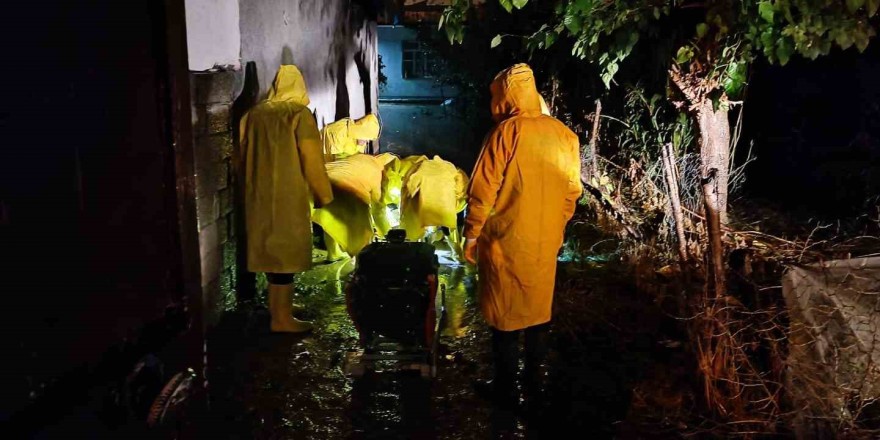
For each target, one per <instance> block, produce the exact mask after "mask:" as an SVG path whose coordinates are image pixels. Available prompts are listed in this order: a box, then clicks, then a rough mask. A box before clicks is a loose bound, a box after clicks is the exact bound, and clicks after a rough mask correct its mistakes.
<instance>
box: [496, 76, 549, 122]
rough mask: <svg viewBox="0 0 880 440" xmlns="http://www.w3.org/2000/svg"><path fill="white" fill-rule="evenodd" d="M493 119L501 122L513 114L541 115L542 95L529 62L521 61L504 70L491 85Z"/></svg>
mask: <svg viewBox="0 0 880 440" xmlns="http://www.w3.org/2000/svg"><path fill="white" fill-rule="evenodd" d="M490 90H491V92H492V119H494V120H495V122H501V121H503V120H505V119H507V118H510V117H513V116H532V117H534V116H539V115H540V114H541V95H539V94H538V88H537V86H536V85H535V75H534V73H533V72H532V69H531V68H530V67H529V66H528V64H524V63H520V64H515V65H513V66H511V67H508V68H507V69H505V70H502V71H501V73H499V74H498V75H496V76H495V79H494V80H493V81H492V85H491V86H490Z"/></svg>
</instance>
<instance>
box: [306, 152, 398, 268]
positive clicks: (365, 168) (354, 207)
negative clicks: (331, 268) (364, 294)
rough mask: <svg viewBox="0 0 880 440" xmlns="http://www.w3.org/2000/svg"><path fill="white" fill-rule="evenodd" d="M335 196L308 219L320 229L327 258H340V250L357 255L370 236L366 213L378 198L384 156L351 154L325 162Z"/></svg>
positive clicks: (368, 217)
mask: <svg viewBox="0 0 880 440" xmlns="http://www.w3.org/2000/svg"><path fill="white" fill-rule="evenodd" d="M326 168H327V175H328V176H329V178H330V183H331V185H332V187H333V194H334V196H335V198H334V200H333V203H330V204H328V205H326V206H324V207H322V208H320V209H316V210H315V212H314V213H313V214H312V221H314V222H315V223H317V224H319V225H321V227H322V228H323V229H324V234H325V235H324V241H325V243H326V245H327V253H328V255H327V259H328V260H330V261H333V260H336V259H338V258H341V257H342V255H341V252H345V253H347V254H349V255H352V256H354V255H357V253H358V252H360V251H361V249H363V248H364V247H365V246H366V245H368V244H369V243H370V240H372V238H373V225H372V221H371V218H370V212H371V209H372V207H373V206H374V205H376V204H379V203H380V202H381V199H382V171H383V170H384V168H385V159H384V158H380V157H377V156H372V155H369V154H354V155H352V156H348V157H345V158H342V159H338V160H335V161H333V162H330V163H328V164H327V165H326Z"/></svg>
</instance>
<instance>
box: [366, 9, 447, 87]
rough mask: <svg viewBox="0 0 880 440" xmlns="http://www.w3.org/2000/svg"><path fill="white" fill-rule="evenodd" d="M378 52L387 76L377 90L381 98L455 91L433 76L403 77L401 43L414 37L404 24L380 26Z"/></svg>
mask: <svg viewBox="0 0 880 440" xmlns="http://www.w3.org/2000/svg"><path fill="white" fill-rule="evenodd" d="M378 28H379V55H381V56H382V64H384V65H385V67H383V68H382V73H383V74H385V76H386V77H387V78H388V79H387V83H386V85H385V86H384V87H382V90H380V93H381V94H382V98H383V99H386V98H388V99H397V98H445V97H449V96H455V95H456V94H457V91H456V90H455V89H454V88H451V87H448V86H446V87H444V86H442V85H440V84H439V83H438V82H437V81H436V80H433V79H404V77H403V42H404V41H414V40H416V31H415V30H413V29H410V28H407V27H403V26H379V27H378Z"/></svg>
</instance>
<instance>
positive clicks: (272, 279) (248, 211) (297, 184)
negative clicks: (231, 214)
mask: <svg viewBox="0 0 880 440" xmlns="http://www.w3.org/2000/svg"><path fill="white" fill-rule="evenodd" d="M308 104H309V98H308V94H307V92H306V84H305V80H304V79H303V76H302V74H301V73H300V71H299V69H297V68H296V66H289V65H288V66H281V68H280V69H279V70H278V73H277V75H276V76H275V82H274V84H273V85H272V87H271V88H270V89H269V96H268V99H266V100H265V101H263V102H261V103H259V104H257V105H256V106H255V107H254V108H252V109H251V110H250V111H248V112H247V114H245V115H244V117H243V118H242V119H241V131H240V133H241V134H240V139H239V142H240V146H241V148H240V151H239V155H238V156H237V157H236V161H235V164H234V165H235V167H236V171H237V172H238V174H239V176H240V178H239V181H240V182H241V185H242V187H241V190H242V191H243V200H244V212H245V214H244V215H245V229H246V241H247V246H246V248H247V249H246V251H247V268H248V270H249V271H251V272H265V273H266V274H267V278H268V281H269V311H270V313H271V315H272V321H271V328H272V331H275V332H302V331H307V330H310V329H311V328H312V325H311V323H309V322H306V321H300V320H297V319H295V318H293V316H292V315H291V313H292V311H293V303H292V300H293V298H292V296H293V286H292V284H293V274H295V273H297V272H302V271H305V270H307V269H309V267H311V263H312V240H311V221H310V220H309V212H310V210H311V207H310V199H312V197H311V196H313V197H314V199H313V200H314V203H315V204H316V205H319V206H320V205H321V204H327V203H330V202H331V201H332V200H333V193H332V191H331V188H330V180H329V179H328V177H327V172H326V171H325V169H324V158H323V153H322V143H321V136H320V132H319V131H318V126H317V123H316V122H315V118H314V116H313V115H312V113H311V112H310V111H309V109H308V108H306V105H308ZM309 190H311V195H310V191H309Z"/></svg>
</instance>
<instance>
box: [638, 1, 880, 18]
mask: <svg viewBox="0 0 880 440" xmlns="http://www.w3.org/2000/svg"><path fill="white" fill-rule="evenodd" d="M878 1H880V0H878ZM659 19H660V8H658V7H656V6H654V20H659Z"/></svg>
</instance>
